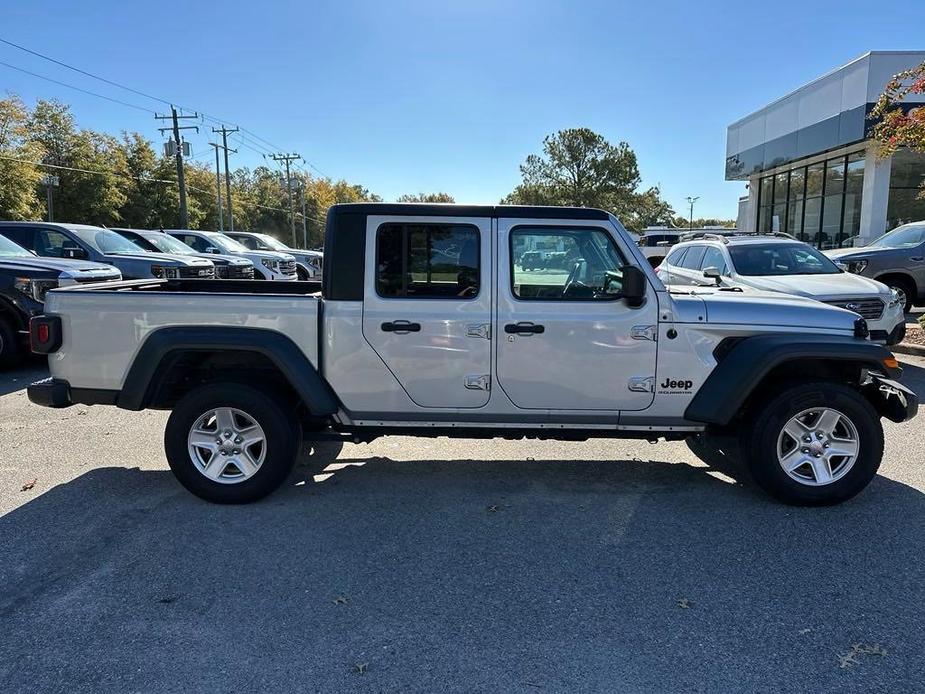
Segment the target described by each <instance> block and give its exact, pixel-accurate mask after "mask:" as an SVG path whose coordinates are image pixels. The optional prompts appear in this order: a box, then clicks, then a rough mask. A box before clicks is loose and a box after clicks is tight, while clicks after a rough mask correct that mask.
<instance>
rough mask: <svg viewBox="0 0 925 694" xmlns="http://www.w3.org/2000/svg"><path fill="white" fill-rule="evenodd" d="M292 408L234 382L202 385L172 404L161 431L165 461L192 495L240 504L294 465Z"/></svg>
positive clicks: (297, 441)
mask: <svg viewBox="0 0 925 694" xmlns="http://www.w3.org/2000/svg"><path fill="white" fill-rule="evenodd" d="M293 410H294V408H292V407H286V406H285V403H284V402H283V400H282V399H281V398H275V397H273V394H272V393H271V392H268V391H264V390H260V389H257V388H253V387H251V386H247V385H243V384H239V383H230V382H226V383H213V384H210V385H205V386H201V387H199V388H197V389H195V390H193V391H192V392H190V393H189V394H188V395H186V396H185V397H184V398H183V399H182V400H180V402H179V403H177V405H176V407H175V408H174V410H173V412H171V414H170V418H169V419H168V420H167V428H166V429H165V431H164V449H165V451H166V453H167V462H168V464H169V465H170V469H171V470H172V471H173V473H174V475H175V476H176V478H177V480H178V481H179V482H180V484H182V485H183V486H184V487H186V488H187V489H188V490H189V491H190V492H192V493H193V494H195V495H196V496H198V497H200V498H202V499H205V500H206V501H212V502H215V503H219V504H243V503H249V502H251V501H256V500H258V499H261V498H263V497H265V496H266V495H268V494H270V493H271V492H273V491H274V490H275V489H276V488H277V487H279V486H280V485H281V484H282V483H283V482H284V481H285V480H286V478H287V477H288V476H289V473H290V472H291V471H292V468H293V466H294V465H295V461H296V456H297V455H298V453H299V448H300V446H301V439H302V435H301V429H300V426H299V421H298V419H297V418H296V416H295V413H294V411H293Z"/></svg>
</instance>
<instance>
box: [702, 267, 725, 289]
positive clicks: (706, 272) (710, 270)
mask: <svg viewBox="0 0 925 694" xmlns="http://www.w3.org/2000/svg"><path fill="white" fill-rule="evenodd" d="M703 276H704V277H706V278H707V279H711V280H713V281H714V282H716V286H717V287H718V286H719V285H721V284H722V283H723V278H722V276H721V275H720V274H719V269H718V268H715V267H705V268H704V269H703Z"/></svg>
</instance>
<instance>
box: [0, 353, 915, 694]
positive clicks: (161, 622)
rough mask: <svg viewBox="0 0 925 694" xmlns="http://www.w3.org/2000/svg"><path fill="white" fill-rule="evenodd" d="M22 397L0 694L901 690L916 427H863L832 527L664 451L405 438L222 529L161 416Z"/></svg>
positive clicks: (311, 466)
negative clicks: (870, 443) (872, 470)
mask: <svg viewBox="0 0 925 694" xmlns="http://www.w3.org/2000/svg"><path fill="white" fill-rule="evenodd" d="M903 361H904V364H905V367H906V374H905V377H904V380H905V381H906V382H907V383H909V384H911V386H912V387H913V388H914V389H915V390H916V391H917V392H918V393H919V394H920V396H921V395H925V359H918V358H914V357H904V358H903ZM42 375H43V369H42V368H41V367H40V366H37V365H33V366H30V367H27V368H24V369H19V370H17V371H14V372H6V373H4V374H0V557H2V561H0V586H2V590H0V690H2V691H4V692H20V691H43V692H49V691H62V692H63V691H67V692H77V691H93V692H100V691H120V692H122V691H140V692H144V691H159V692H160V691H183V692H190V691H258V690H259V691H268V690H276V691H279V690H285V691H319V692H341V691H372V692H381V691H421V692H436V691H503V692H520V691H523V692H537V691H556V692H559V691H642V690H647V691H653V690H658V691H665V690H671V691H731V690H735V691H814V692H821V691H836V690H837V691H865V692H870V691H882V692H897V691H913V690H916V689H921V687H922V686H923V685H922V683H923V682H925V656H923V654H925V629H923V623H925V607H923V605H925V561H923V549H925V471H923V463H925V454H923V450H925V427H923V426H922V421H923V420H921V419H919V420H917V421H913V422H912V423H907V424H903V425H895V424H891V423H887V425H886V429H887V449H886V455H885V461H884V465H883V467H882V468H881V474H880V475H879V476H878V478H877V479H876V480H875V481H874V483H873V484H872V485H871V486H870V488H868V490H866V492H865V493H863V494H862V495H861V496H859V497H858V498H856V499H855V500H853V501H851V502H849V503H847V504H844V505H842V506H840V507H835V508H827V509H794V508H788V507H785V506H780V505H778V504H776V503H774V502H772V501H770V500H768V499H766V498H765V497H764V496H762V495H761V494H760V493H759V492H758V491H756V490H755V489H753V488H752V487H751V486H749V485H748V484H745V483H743V482H741V481H738V480H737V479H736V477H735V475H734V473H733V476H730V474H729V473H730V471H728V470H727V471H723V472H720V471H716V470H711V469H710V468H708V467H706V466H705V465H703V464H702V463H700V462H698V461H697V460H696V459H695V458H694V456H693V455H692V454H691V453H690V452H689V451H688V450H687V448H686V446H685V445H684V444H682V443H662V444H659V445H657V446H652V445H649V444H647V443H645V442H621V441H592V442H588V443H580V444H575V443H535V442H491V441H484V442H475V441H448V440H443V439H438V440H415V439H407V438H393V439H384V440H382V441H380V442H377V443H375V444H372V445H369V446H360V445H357V446H353V445H347V446H345V447H344V448H343V449H342V450H340V451H339V452H338V451H337V450H336V449H331V448H326V449H324V448H322V449H321V450H319V451H317V452H315V453H314V454H311V455H309V454H306V455H305V456H304V457H303V460H302V461H301V463H300V465H299V466H298V468H297V470H296V473H295V474H294V475H293V477H292V479H291V480H290V482H289V484H288V485H287V486H286V488H285V489H284V490H282V491H281V492H279V493H277V494H275V495H273V496H272V497H270V498H269V499H267V500H265V501H264V502H261V503H258V504H255V505H251V506H243V507H221V506H214V505H210V504H207V503H205V502H201V501H199V500H197V499H196V498H194V497H192V496H191V495H189V494H188V493H187V492H185V491H184V490H183V489H182V488H181V487H180V486H179V485H178V484H177V483H176V482H175V481H174V480H173V477H172V475H171V474H170V472H169V471H168V469H167V465H166V462H165V460H164V456H163V453H162V447H161V436H162V429H163V424H164V421H165V419H166V416H165V414H164V413H158V412H141V413H131V412H123V411H119V410H116V409H113V408H103V407H83V406H77V407H72V408H69V409H65V410H57V411H55V410H49V409H43V408H39V407H34V406H32V405H30V404H29V403H28V401H27V399H26V396H25V393H24V391H23V390H22V389H23V388H24V387H25V385H27V383H28V382H29V381H31V380H33V379H35V378H39V377H41V376H42ZM334 455H336V458H335V457H334ZM33 481H34V486H32V487H31V488H28V489H25V490H24V491H23V489H24V487H29V486H30V483H33Z"/></svg>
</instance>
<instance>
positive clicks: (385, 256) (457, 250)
mask: <svg viewBox="0 0 925 694" xmlns="http://www.w3.org/2000/svg"><path fill="white" fill-rule="evenodd" d="M479 278H480V268H479V231H478V229H477V228H476V227H474V226H471V225H468V224H383V225H382V226H380V227H379V229H378V231H377V233H376V292H377V293H378V294H379V296H382V297H386V298H396V299H397V298H408V299H474V298H475V297H476V296H477V295H478V293H479Z"/></svg>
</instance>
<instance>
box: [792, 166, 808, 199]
mask: <svg viewBox="0 0 925 694" xmlns="http://www.w3.org/2000/svg"><path fill="white" fill-rule="evenodd" d="M805 182H806V169H805V168H801V169H794V170H793V171H791V172H790V200H801V199H802V198H803V184H804V183H805Z"/></svg>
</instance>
